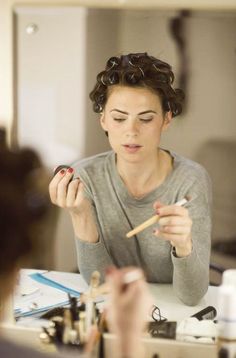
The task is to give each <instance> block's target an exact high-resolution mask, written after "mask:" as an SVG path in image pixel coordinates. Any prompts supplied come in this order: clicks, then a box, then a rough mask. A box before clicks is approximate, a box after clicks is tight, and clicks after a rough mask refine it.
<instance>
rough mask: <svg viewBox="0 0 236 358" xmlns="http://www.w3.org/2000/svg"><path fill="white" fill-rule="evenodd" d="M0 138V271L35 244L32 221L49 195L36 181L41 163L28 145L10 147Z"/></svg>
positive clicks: (43, 209) (43, 208) (45, 209)
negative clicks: (19, 147) (17, 148)
mask: <svg viewBox="0 0 236 358" xmlns="http://www.w3.org/2000/svg"><path fill="white" fill-rule="evenodd" d="M0 131H1V135H0V137H1V138H0V139H1V143H0V168H1V172H0V188H1V190H0V232H1V234H0V274H5V273H9V272H11V271H12V269H14V268H15V267H16V265H17V264H18V263H19V261H20V260H21V259H24V258H26V257H28V255H29V254H30V253H31V252H32V250H33V248H35V246H36V245H35V240H36V232H35V231H34V230H35V224H36V223H38V222H39V221H40V220H41V219H42V218H43V217H44V215H45V214H46V212H48V208H49V198H48V195H47V193H46V192H45V191H44V190H41V189H40V185H38V184H37V182H38V179H39V173H41V174H42V172H40V170H42V164H41V161H40V159H39V157H38V155H37V154H36V153H35V152H34V151H32V150H31V149H19V150H10V149H8V148H7V146H6V143H4V142H3V141H4V138H5V136H4V135H3V130H0Z"/></svg>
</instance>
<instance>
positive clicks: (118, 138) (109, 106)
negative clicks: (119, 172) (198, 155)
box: [100, 85, 172, 162]
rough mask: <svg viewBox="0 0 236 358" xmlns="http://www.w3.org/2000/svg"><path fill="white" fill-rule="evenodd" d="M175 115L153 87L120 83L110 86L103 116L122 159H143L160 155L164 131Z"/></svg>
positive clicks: (116, 151) (110, 136)
mask: <svg viewBox="0 0 236 358" xmlns="http://www.w3.org/2000/svg"><path fill="white" fill-rule="evenodd" d="M171 119H172V115H171V112H166V113H165V114H163V110H162V105H161V100H160V98H159V96H158V95H156V94H155V93H154V92H152V91H151V90H149V89H147V88H143V87H139V88H133V87H128V86H127V87H126V86H118V85H117V86H114V87H111V89H110V93H109V95H108V99H107V103H106V105H105V108H104V112H103V113H102V114H101V119H100V120H101V125H102V128H103V129H104V130H105V131H107V132H108V138H109V141H110V145H111V147H112V149H113V150H114V152H115V153H116V154H117V156H118V157H119V159H123V160H125V161H129V162H139V161H143V160H147V159H148V158H149V159H150V157H152V156H156V154H157V148H158V146H159V144H160V137H161V133H162V131H163V130H165V129H166V128H167V127H168V126H169V124H170V122H171Z"/></svg>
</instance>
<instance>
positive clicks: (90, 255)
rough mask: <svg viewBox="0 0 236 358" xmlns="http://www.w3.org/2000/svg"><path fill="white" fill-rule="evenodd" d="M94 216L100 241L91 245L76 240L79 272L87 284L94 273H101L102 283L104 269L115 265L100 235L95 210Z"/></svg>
mask: <svg viewBox="0 0 236 358" xmlns="http://www.w3.org/2000/svg"><path fill="white" fill-rule="evenodd" d="M93 208H94V207H93ZM93 214H94V218H95V221H96V223H97V228H98V231H99V241H98V242H96V243H90V242H87V241H84V240H81V239H80V238H79V237H76V238H75V244H76V250H77V260H78V267H79V271H80V273H81V274H82V275H83V277H84V278H85V280H86V281H87V283H89V282H90V278H91V274H92V273H93V271H99V272H100V274H101V281H104V279H105V272H104V269H105V268H106V267H108V266H111V265H114V263H113V262H112V259H111V257H110V255H109V252H108V250H107V248H106V246H105V243H104V241H103V237H102V235H101V233H100V230H99V225H98V220H97V217H96V214H95V210H93Z"/></svg>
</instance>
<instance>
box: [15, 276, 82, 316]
mask: <svg viewBox="0 0 236 358" xmlns="http://www.w3.org/2000/svg"><path fill="white" fill-rule="evenodd" d="M87 289H88V285H87V283H86V282H85V281H84V279H83V278H82V276H81V275H79V274H75V273H66V272H57V271H43V270H27V269H24V270H21V272H20V279H19V285H18V289H17V290H16V293H15V297H14V313H15V317H16V318H17V317H26V316H32V315H39V314H41V313H42V312H45V311H48V310H50V309H52V308H55V307H59V306H63V305H67V304H68V303H69V300H68V293H70V295H71V296H75V297H79V296H80V294H81V293H83V292H85V291H86V290H87Z"/></svg>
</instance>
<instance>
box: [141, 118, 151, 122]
mask: <svg viewBox="0 0 236 358" xmlns="http://www.w3.org/2000/svg"><path fill="white" fill-rule="evenodd" d="M152 120H153V118H152V117H150V118H140V121H142V122H151V121H152Z"/></svg>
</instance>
